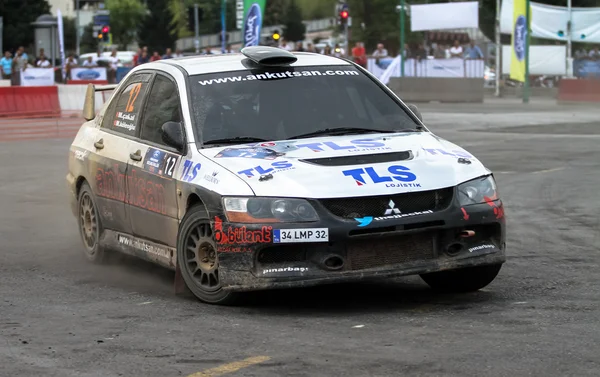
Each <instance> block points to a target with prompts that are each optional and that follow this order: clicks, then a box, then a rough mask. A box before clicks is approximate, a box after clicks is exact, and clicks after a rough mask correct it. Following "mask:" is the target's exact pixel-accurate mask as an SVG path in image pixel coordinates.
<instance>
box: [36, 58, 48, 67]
mask: <svg viewBox="0 0 600 377" xmlns="http://www.w3.org/2000/svg"><path fill="white" fill-rule="evenodd" d="M35 66H36V67H38V68H48V67H50V62H49V61H48V59H46V55H40V60H38V62H37V63H36V64H35Z"/></svg>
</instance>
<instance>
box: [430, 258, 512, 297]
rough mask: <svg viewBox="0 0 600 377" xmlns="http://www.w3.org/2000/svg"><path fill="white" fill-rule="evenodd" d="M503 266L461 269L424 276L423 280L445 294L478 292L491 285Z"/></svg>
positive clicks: (494, 265)
mask: <svg viewBox="0 0 600 377" xmlns="http://www.w3.org/2000/svg"><path fill="white" fill-rule="evenodd" d="M501 267H502V264H493V265H488V266H477V267H468V268H461V269H458V270H450V271H440V272H433V273H430V274H422V275H421V278H422V279H423V280H424V281H425V283H427V284H428V285H429V286H430V287H431V288H432V289H433V290H435V291H438V292H444V293H465V292H473V291H477V290H479V289H481V288H483V287H485V286H487V285H488V284H490V283H491V282H492V281H493V280H494V279H495V278H496V276H497V275H498V273H499V272H500V268H501Z"/></svg>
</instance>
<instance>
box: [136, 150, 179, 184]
mask: <svg viewBox="0 0 600 377" xmlns="http://www.w3.org/2000/svg"><path fill="white" fill-rule="evenodd" d="M177 159H178V157H177V156H176V155H174V154H170V153H167V152H165V151H161V150H160V149H156V148H148V150H147V151H146V156H145V157H144V170H146V171H148V172H150V173H152V174H156V175H160V176H163V177H168V178H173V173H174V172H175V165H177Z"/></svg>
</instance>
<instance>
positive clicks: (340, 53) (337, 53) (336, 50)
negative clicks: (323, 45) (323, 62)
mask: <svg viewBox="0 0 600 377" xmlns="http://www.w3.org/2000/svg"><path fill="white" fill-rule="evenodd" d="M344 55H346V51H344V49H343V48H341V47H340V44H339V43H336V44H335V47H334V49H333V56H335V57H336V58H341V57H342V56H344Z"/></svg>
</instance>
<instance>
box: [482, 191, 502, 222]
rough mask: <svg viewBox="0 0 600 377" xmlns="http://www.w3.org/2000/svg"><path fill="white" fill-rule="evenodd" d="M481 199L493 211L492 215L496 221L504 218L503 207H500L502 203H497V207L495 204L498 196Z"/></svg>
mask: <svg viewBox="0 0 600 377" xmlns="http://www.w3.org/2000/svg"><path fill="white" fill-rule="evenodd" d="M483 199H484V200H485V202H486V203H487V204H488V205H489V206H490V207H492V208H493V209H494V215H496V219H501V218H503V217H504V206H503V205H502V202H500V201H499V205H498V204H496V202H495V200H498V196H496V195H494V196H493V197H491V198H490V197H487V196H484V197H483Z"/></svg>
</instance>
